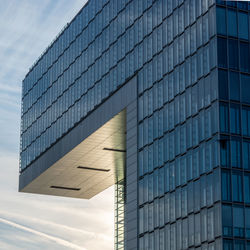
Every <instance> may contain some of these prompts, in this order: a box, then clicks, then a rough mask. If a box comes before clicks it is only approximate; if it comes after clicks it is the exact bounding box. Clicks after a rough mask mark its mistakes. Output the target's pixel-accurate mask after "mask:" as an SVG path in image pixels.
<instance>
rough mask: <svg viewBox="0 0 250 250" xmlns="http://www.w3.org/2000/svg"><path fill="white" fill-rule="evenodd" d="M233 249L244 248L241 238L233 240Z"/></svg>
mask: <svg viewBox="0 0 250 250" xmlns="http://www.w3.org/2000/svg"><path fill="white" fill-rule="evenodd" d="M234 250H245V242H244V241H242V240H235V241H234Z"/></svg>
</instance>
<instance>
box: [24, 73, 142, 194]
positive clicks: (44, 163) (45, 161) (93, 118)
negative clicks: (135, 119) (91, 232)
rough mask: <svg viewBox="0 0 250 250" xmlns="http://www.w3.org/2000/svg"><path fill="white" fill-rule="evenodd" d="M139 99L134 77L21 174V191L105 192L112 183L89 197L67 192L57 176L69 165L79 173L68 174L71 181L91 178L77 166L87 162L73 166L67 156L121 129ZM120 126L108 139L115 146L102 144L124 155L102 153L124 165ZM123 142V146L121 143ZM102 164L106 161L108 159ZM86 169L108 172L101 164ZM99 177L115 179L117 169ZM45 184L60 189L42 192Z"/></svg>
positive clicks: (122, 131)
mask: <svg viewBox="0 0 250 250" xmlns="http://www.w3.org/2000/svg"><path fill="white" fill-rule="evenodd" d="M136 98H137V81H136V77H134V78H133V79H131V80H130V81H129V82H127V83H126V84H125V85H124V86H123V87H121V88H120V89H119V90H117V91H116V92H115V93H114V94H113V95H112V96H110V97H109V98H108V99H107V100H106V101H105V102H104V103H102V104H101V105H100V106H99V107H98V108H96V109H95V110H94V111H93V112H92V113H90V114H89V115H88V116H87V117H86V118H85V119H84V120H83V121H82V122H80V123H79V124H78V125H77V126H76V127H75V128H73V129H72V130H71V131H70V132H69V133H68V134H66V135H65V136H64V137H63V138H62V139H61V140H59V141H58V142H57V143H56V144H55V145H53V146H52V147H51V148H50V149H49V150H48V151H47V152H45V153H44V154H43V155H42V156H41V157H40V158H38V159H37V160H36V161H35V162H34V163H33V164H32V165H31V166H30V167H29V168H27V169H26V170H24V171H23V172H22V173H21V174H20V177H19V191H21V192H31V193H40V194H51V195H60V196H69V197H77V198H91V197H92V196H94V195H95V194H97V193H99V192H100V190H101V191H102V190H103V189H105V188H107V187H108V186H110V183H109V184H106V185H105V184H103V187H102V188H99V189H93V190H92V191H91V190H90V189H88V194H87V190H85V192H83V190H82V191H81V190H78V191H76V190H67V189H65V188H71V187H70V186H67V185H65V183H63V178H58V177H59V176H60V174H61V170H63V169H64V171H67V170H69V169H67V166H70V165H72V166H74V170H75V169H76V170H77V173H76V172H75V173H74V174H75V175H74V176H75V177H74V176H70V174H68V175H69V177H70V179H71V180H72V181H75V180H76V179H77V177H79V176H78V175H84V176H88V174H90V173H89V171H90V170H87V169H79V168H78V166H80V163H81V165H84V164H83V163H84V162H79V165H78V163H77V161H74V164H72V162H70V157H68V156H70V155H71V153H75V155H77V152H78V153H79V152H80V151H81V150H83V148H86V145H87V144H84V145H82V146H81V147H78V146H80V145H81V144H82V143H84V142H89V143H91V141H92V142H93V140H94V137H95V138H98V137H99V136H100V134H101V132H103V131H104V130H105V129H107V126H113V127H114V125H112V123H113V124H116V126H118V127H119V126H120V125H121V124H125V121H126V119H125V118H126V114H125V113H126V111H125V109H126V106H127V105H128V104H129V103H131V102H132V101H134V100H135V99H136ZM109 122H110V123H109ZM119 123H120V125H119ZM105 125H106V127H105ZM118 127H116V129H113V130H112V131H110V133H112V132H114V133H117V134H116V136H113V137H110V136H109V137H110V139H109V140H111V141H112V143H111V144H110V142H111V141H109V142H108V141H107V142H108V143H109V144H105V143H104V144H102V146H101V147H102V149H103V148H114V147H115V149H118V150H120V151H121V152H116V151H113V152H112V151H109V152H108V151H107V150H105V151H104V150H103V152H104V153H105V154H106V155H110V156H109V158H110V159H111V158H112V159H113V161H116V163H115V164H118V165H119V164H120V165H122V164H124V162H125V160H124V158H125V156H121V155H122V154H124V152H122V151H125V146H124V143H125V139H124V138H125V136H123V137H124V138H121V136H119V134H120V135H122V134H124V135H125V131H126V128H124V126H120V127H119V129H117V128H118ZM102 129H104V130H102ZM98 133H99V134H98ZM105 133H106V132H105ZM91 136H92V137H91ZM93 136H94V137H93ZM112 138H113V139H112ZM114 138H117V139H116V141H114ZM106 139H107V138H106ZM117 140H118V141H119V142H118V141H117ZM121 142H122V143H123V144H121ZM115 144H116V145H115ZM122 145H123V146H122ZM77 147H78V148H77ZM119 147H120V148H119ZM74 149H75V151H74ZM76 149H77V150H76ZM78 149H79V150H80V151H79V150H78ZM99 149H100V148H99ZM85 153H86V152H85ZM118 155H119V157H118ZM99 158H100V159H103V158H102V156H100V157H99ZM62 160H64V162H68V163H67V164H66V165H65V164H62V165H60V164H61V163H62V162H63V161H62ZM93 161H94V159H93ZM103 161H105V159H104V160H103ZM122 162H123V163H122ZM57 164H58V166H64V168H63V167H62V168H58V169H54V166H56V165H57ZM76 165H78V166H76ZM52 167H53V168H52ZM85 167H89V168H99V169H100V168H104V169H108V166H99V165H98V166H93V165H92V166H89V165H87V166H85ZM59 169H60V170H59ZM52 170H55V171H54V174H53V175H51V173H49V172H51V171H52ZM48 171H49V172H48ZM79 171H80V174H78V173H79ZM83 171H84V172H85V173H84V174H83ZM70 172H71V171H70ZM65 173H66V172H65ZM98 174H102V176H103V175H106V177H108V175H113V177H114V168H112V169H111V171H110V172H109V171H107V172H102V173H98ZM46 175H47V176H46ZM40 177H46V178H43V179H44V180H45V181H42V182H40V183H39V182H38V179H39V178H40ZM56 178H58V182H56V183H55V181H54V180H55V179H56ZM100 178H101V177H100ZM53 181H54V182H53ZM87 181H89V182H90V179H89V180H86V182H85V181H84V180H82V183H83V184H84V183H85V184H86V183H87ZM52 182H53V185H50V184H52ZM79 182H81V181H79ZM91 182H92V181H91ZM113 182H114V181H113ZM45 183H46V185H47V186H55V187H59V188H50V189H49V190H50V192H49V193H48V192H47V191H45V190H43V191H42V186H43V185H45ZM35 184H36V185H35ZM59 184H60V185H59ZM75 184H76V183H75ZM76 186H77V185H74V186H73V187H72V188H76V189H77V188H79V187H76ZM85 186H86V185H85ZM31 187H32V188H31ZM60 187H62V188H61V189H60ZM86 187H87V186H86ZM84 193H85V195H84Z"/></svg>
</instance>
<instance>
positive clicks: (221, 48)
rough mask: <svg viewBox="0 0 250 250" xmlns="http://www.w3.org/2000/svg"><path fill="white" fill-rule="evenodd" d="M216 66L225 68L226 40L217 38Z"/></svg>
mask: <svg viewBox="0 0 250 250" xmlns="http://www.w3.org/2000/svg"><path fill="white" fill-rule="evenodd" d="M218 65H219V67H222V68H227V40H226V39H224V38H218Z"/></svg>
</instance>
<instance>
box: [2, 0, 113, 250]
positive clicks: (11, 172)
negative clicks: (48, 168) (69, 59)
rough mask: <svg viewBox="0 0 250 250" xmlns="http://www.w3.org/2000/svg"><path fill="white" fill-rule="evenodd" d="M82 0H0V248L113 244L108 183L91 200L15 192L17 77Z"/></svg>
mask: <svg viewBox="0 0 250 250" xmlns="http://www.w3.org/2000/svg"><path fill="white" fill-rule="evenodd" d="M85 2H86V0H43V1H40V0H8V1H4V0H0V16H1V19H0V33H1V38H0V171H1V174H0V249H4V250H8V249H11V250H16V249H32V250H33V249H53V250H56V249H62V250H63V249H83V250H84V249H87V250H100V249H102V250H110V249H113V233H114V232H113V188H110V189H108V190H106V191H104V192H103V193H102V194H100V195H98V196H96V197H94V198H93V199H91V200H88V201H85V200H78V199H69V198H63V197H53V196H42V195H31V194H24V193H18V192H17V186H18V161H19V158H18V151H19V127H20V100H21V82H22V80H23V78H24V76H25V74H26V73H27V72H28V70H29V67H30V66H31V65H32V64H33V63H34V61H35V60H36V58H37V57H38V56H39V55H40V54H41V53H42V52H43V51H44V50H45V48H46V47H47V46H48V45H49V43H50V42H51V41H52V40H53V39H54V38H55V36H56V35H57V34H58V33H59V31H60V30H61V29H62V28H63V27H64V25H65V24H66V23H67V22H69V21H70V20H71V19H72V18H73V16H74V15H75V14H76V13H77V12H78V11H79V10H80V8H81V7H82V6H83V5H84V4H85Z"/></svg>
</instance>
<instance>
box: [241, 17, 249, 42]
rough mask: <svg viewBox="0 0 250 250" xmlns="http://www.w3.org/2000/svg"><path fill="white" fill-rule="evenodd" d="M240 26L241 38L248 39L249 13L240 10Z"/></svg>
mask: <svg viewBox="0 0 250 250" xmlns="http://www.w3.org/2000/svg"><path fill="white" fill-rule="evenodd" d="M238 27H239V38H241V39H246V40H247V39H248V36H249V30H248V28H249V26H248V15H247V14H246V13H244V12H238Z"/></svg>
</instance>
